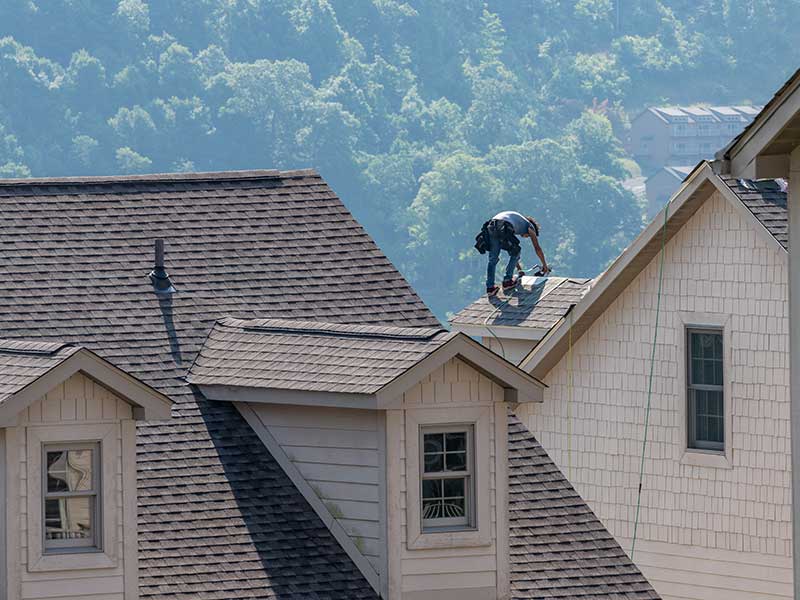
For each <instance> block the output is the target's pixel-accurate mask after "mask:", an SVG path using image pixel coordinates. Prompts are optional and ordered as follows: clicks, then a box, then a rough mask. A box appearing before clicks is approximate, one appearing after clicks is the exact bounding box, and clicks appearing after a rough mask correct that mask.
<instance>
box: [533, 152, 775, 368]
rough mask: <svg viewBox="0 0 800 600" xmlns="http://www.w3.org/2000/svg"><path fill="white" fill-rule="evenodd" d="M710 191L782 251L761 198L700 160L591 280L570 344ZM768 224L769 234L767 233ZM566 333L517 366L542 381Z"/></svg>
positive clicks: (564, 326)
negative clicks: (675, 190)
mask: <svg viewBox="0 0 800 600" xmlns="http://www.w3.org/2000/svg"><path fill="white" fill-rule="evenodd" d="M715 191H719V192H720V195H721V196H722V197H723V198H724V199H725V200H727V201H728V202H729V203H730V205H731V206H732V208H733V209H734V210H736V211H737V212H738V213H739V214H740V215H742V216H743V217H744V218H745V219H747V220H749V221H750V222H751V223H752V224H753V226H754V227H755V229H756V231H757V233H759V234H761V235H762V238H763V239H764V240H765V241H766V242H767V243H768V244H770V245H772V246H773V247H774V248H775V249H776V250H777V251H780V252H782V253H783V252H784V251H785V248H784V247H783V246H782V245H781V242H780V240H779V239H778V238H777V237H776V235H779V232H778V225H777V223H775V222H774V221H773V222H771V219H774V215H775V214H776V213H775V212H774V211H772V210H769V211H768V210H763V208H764V207H762V206H761V203H766V201H765V200H764V197H763V195H762V194H759V193H757V192H756V193H748V194H745V193H744V192H743V191H742V190H740V189H739V188H738V183H737V184H736V185H733V184H732V183H731V179H730V178H727V179H723V178H722V177H721V176H719V175H717V174H716V173H715V172H714V171H713V169H712V167H711V165H710V164H709V163H707V162H705V161H703V162H701V163H699V164H698V165H697V166H696V167H695V169H694V171H692V173H690V175H689V176H688V177H687V178H686V180H685V181H684V182H683V184H682V185H681V187H680V188H679V189H678V191H677V192H676V193H675V194H674V195H673V196H672V198H671V199H670V201H669V203H668V204H667V206H665V207H664V208H663V209H661V211H660V212H659V213H658V214H657V215H656V216H655V217H654V219H653V220H652V221H651V222H650V224H649V225H648V226H647V227H645V229H644V230H643V231H642V233H640V234H639V236H638V237H637V238H636V239H635V240H634V241H633V242H632V243H631V245H630V246H628V247H627V248H626V249H625V250H623V251H622V253H621V254H620V255H619V256H618V257H617V258H616V260H615V261H614V262H613V263H612V264H611V265H610V266H609V267H608V269H606V271H605V272H604V273H602V274H601V275H600V276H599V277H597V278H596V279H595V280H594V283H593V285H592V287H591V289H590V290H589V292H587V294H586V295H585V296H584V297H583V299H582V300H581V301H580V302H578V304H577V305H576V306H575V308H574V310H573V314H572V319H571V323H572V328H571V329H572V336H571V337H572V339H573V341H574V340H577V339H579V338H580V337H581V336H582V335H583V334H584V333H585V332H586V331H587V330H588V329H589V327H590V326H591V324H592V323H594V321H595V320H596V319H597V318H598V317H599V316H600V315H601V314H602V313H603V312H604V311H605V309H606V308H607V307H608V306H609V305H610V304H611V303H612V302H613V301H614V300H615V299H616V298H617V297H618V296H619V294H621V293H622V291H623V290H624V289H625V288H626V287H627V286H628V284H630V282H631V281H633V279H634V278H635V277H636V276H637V275H638V274H639V273H640V272H641V270H642V269H644V268H645V267H646V266H647V265H648V264H650V261H652V260H653V258H655V257H656V256H657V255H658V253H659V252H660V250H661V243H662V239H663V238H664V234H663V232H664V230H665V229H666V241H667V242H668V241H669V240H671V239H672V237H673V236H674V235H675V233H677V232H678V230H680V228H681V227H683V225H684V224H685V223H686V222H687V221H688V220H689V219H690V218H691V217H692V216H693V215H694V214H695V212H697V210H698V209H699V208H700V206H702V204H703V202H705V201H706V200H707V199H708V198H709V197H711V195H712V194H713V193H714V192H715ZM768 224H769V225H770V227H772V230H770V229H768V227H767V225H768ZM773 231H774V232H775V235H773ZM569 330H570V327H569V323H567V322H566V320H565V319H561V320H560V321H559V323H558V324H557V325H556V326H555V327H553V328H552V329H551V330H550V332H549V333H548V334H547V335H546V336H545V337H544V338H543V339H542V340H541V341H540V342H539V344H538V345H537V346H536V347H535V348H533V350H531V352H530V353H529V354H528V356H526V357H525V358H524V359H523V360H522V361H521V362H520V367H521V368H523V369H525V370H526V371H528V372H529V373H531V374H533V375H534V376H535V377H538V378H540V379H543V378H544V376H545V375H546V374H547V373H548V372H549V371H550V369H552V368H553V367H554V366H555V365H556V363H557V362H558V361H559V360H560V359H561V357H562V356H564V354H565V353H566V352H567V349H568V339H569V332H570V331H569Z"/></svg>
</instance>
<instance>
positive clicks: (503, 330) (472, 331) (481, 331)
mask: <svg viewBox="0 0 800 600" xmlns="http://www.w3.org/2000/svg"><path fill="white" fill-rule="evenodd" d="M450 326H451V327H452V328H453V331H458V332H460V333H463V334H464V335H469V336H475V337H491V336H492V335H496V336H497V337H500V338H503V339H506V338H508V339H514V340H529V341H532V342H538V341H539V340H541V339H542V338H543V337H544V336H545V335H547V332H548V331H550V329H549V328H548V329H544V328H542V327H528V326H526V325H476V324H474V323H457V322H452V321H451V322H450Z"/></svg>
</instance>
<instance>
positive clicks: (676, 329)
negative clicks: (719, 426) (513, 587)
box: [527, 194, 791, 600]
mask: <svg viewBox="0 0 800 600" xmlns="http://www.w3.org/2000/svg"><path fill="white" fill-rule="evenodd" d="M755 227H756V226H754V224H753V223H751V222H750V221H749V220H745V219H744V218H743V217H742V216H740V215H739V213H738V212H736V211H735V210H734V209H733V208H732V207H730V205H729V204H728V203H727V202H726V201H725V200H724V199H722V198H721V197H719V195H718V194H715V195H714V196H713V197H712V198H710V199H709V200H708V201H707V202H706V203H705V205H703V206H702V207H701V208H700V209H699V211H698V212H697V213H696V214H695V215H694V216H693V217H692V218H691V219H690V221H689V222H688V223H687V224H686V225H685V226H684V227H683V228H682V229H681V230H680V231H679V232H678V233H677V234H676V235H675V237H674V238H673V239H672V240H671V241H670V242H669V243H668V244H667V247H666V253H665V264H664V280H663V296H662V303H661V311H662V312H661V316H660V323H659V332H658V345H657V348H656V362H655V368H654V379H653V396H652V412H651V414H650V429H649V435H648V448H647V457H646V460H645V464H644V468H645V472H644V491H643V494H642V509H641V517H640V525H639V530H638V534H637V535H638V536H639V540H642V542H643V543H646V542H653V543H658V544H661V545H664V544H666V545H668V546H670V547H672V548H674V552H673V554H675V555H680V554H681V552H682V549H685V548H687V547H688V546H694V547H700V548H706V549H709V550H715V551H717V550H718V551H727V552H734V553H750V555H751V556H763V557H767V558H770V557H774V559H775V561H777V562H782V561H785V559H786V557H788V556H789V555H790V548H791V519H790V517H791V515H790V512H791V489H790V481H791V474H790V470H789V469H790V464H789V456H790V454H789V452H790V450H789V390H788V383H789V379H788V377H789V375H788V319H787V311H788V306H787V299H788V288H787V277H788V274H787V261H786V256H785V255H783V254H781V253H780V252H779V251H778V250H776V248H774V247H772V246H769V245H768V244H767V242H765V241H764V240H763V238H762V237H761V236H760V235H759V234H758V233H757V231H756V229H755ZM658 266H659V265H658V257H656V259H654V260H653V261H652V262H651V263H650V264H649V265H648V266H647V267H646V268H645V269H644V270H643V271H642V272H641V273H640V274H639V275H638V276H637V278H636V279H635V280H634V281H633V282H632V283H631V284H630V285H629V286H628V287H627V288H626V290H625V291H624V292H623V293H622V294H621V295H620V296H619V297H618V298H617V299H616V300H615V302H614V303H613V304H612V305H611V306H610V307H609V308H608V309H607V310H606V311H605V312H604V313H603V314H602V315H601V316H600V318H599V319H598V320H597V321H596V322H595V323H594V324H593V325H592V326H591V327H590V329H589V330H588V331H587V332H586V333H585V334H584V335H583V336H582V338H580V339H579V340H577V341H576V342H575V345H574V347H573V365H574V370H573V391H572V394H573V395H572V405H571V408H568V398H569V386H568V357H567V356H564V357H563V358H562V359H561V361H560V362H559V363H558V364H557V365H556V366H555V367H554V368H553V370H552V371H551V372H550V373H549V374H548V375H547V378H546V383H547V384H548V385H549V386H550V387H549V388H548V389H547V390H546V391H545V401H544V403H543V404H541V405H537V406H536V407H532V408H530V409H529V412H530V414H529V416H528V419H527V420H528V424H529V427H530V429H531V431H533V432H534V433H535V435H536V436H537V437H538V438H539V440H540V441H541V443H542V445H543V446H544V447H545V449H546V450H547V451H548V453H549V454H550V456H551V457H552V458H553V459H554V460H555V461H556V463H557V464H558V465H559V466H560V467H561V468H562V469H563V470H564V472H565V474H567V476H568V478H569V479H570V481H571V482H572V483H573V484H574V485H575V486H576V488H577V490H578V491H579V492H580V493H581V495H582V496H583V497H584V498H585V499H586V500H587V501H588V502H589V504H590V505H591V507H592V508H593V509H594V510H595V512H596V513H597V514H598V516H599V517H600V518H601V520H602V521H603V522H604V523H605V525H606V526H607V527H608V528H609V529H610V531H611V532H612V533H613V534H614V535H615V536H617V538H618V539H620V540H623V539H629V538H630V537H631V535H632V531H633V515H634V510H635V501H636V489H637V485H638V476H639V461H640V453H641V449H642V435H643V424H644V407H645V404H646V400H647V384H648V374H649V369H650V352H651V349H652V339H653V325H654V323H655V310H656V298H657V289H658ZM680 312H683V313H714V314H722V315H729V316H730V320H729V333H728V335H727V337H726V339H725V344H726V345H728V346H729V347H730V350H731V353H730V357H731V364H730V368H729V371H730V372H729V373H727V375H726V376H729V377H730V381H731V386H730V394H729V397H727V398H726V401H727V402H730V403H731V404H730V406H731V410H732V428H731V429H732V431H731V434H732V435H731V438H730V440H731V444H732V450H733V452H732V466H733V468H732V469H724V468H713V467H705V466H692V465H688V464H681V461H680V459H681V456H682V454H683V451H684V450H685V447H686V442H685V439H684V438H683V437H682V431H683V430H682V419H683V416H682V413H681V405H682V403H683V402H684V401H685V392H684V391H683V390H682V389H678V388H679V387H680V386H679V383H678V382H679V380H680V377H681V370H682V369H685V357H684V356H683V355H682V352H680V354H681V355H680V356H679V348H680V346H681V342H682V340H681V337H682V336H683V335H684V329H683V325H682V324H681V322H680V319H679V313H680ZM570 411H571V418H568V415H569V412H570ZM570 449H571V451H570ZM625 547H626V549H627V548H630V545H627V546H625ZM659 547H661V548H663V546H659ZM638 552H639V546H638V542H637V554H638ZM659 552H660V551H658V552H653V553H652V554H650V555H648V561H649V562H650V563H651V564H652V566H651V572H653V573H655V572H656V571H655V569H660V570H658V571H657V572H658V576H657V577H656V578H655V579H656V580H655V581H653V583H654V584H655V587H656V589H657V590H659V591H660V592H661V593H662V595H663V596H664V597H665V598H666V599H671V598H675V599H678V598H684V597H686V598H693V599H694V598H698V599H703V600H708V599H716V598H732V597H733V596H730V595H727V594H728V593H729V592H730V593H733V590H735V587H736V586H739V585H743V584H742V583H741V582H737V583H734V580H733V579H730V580H729V581H730V582H731V583H730V585H729V587H728V588H727V589H723V590H720V588H719V587H718V586H719V585H724V582H725V578H724V577H723V578H722V579H720V577H718V573H717V571H718V570H719V569H721V568H722V567H721V566H720V563H719V562H715V561H713V560H710V559H709V560H698V563H697V565H696V568H697V569H698V572H699V574H698V576H697V577H693V582H692V587H693V588H694V591H693V592H692V593H693V594H694V595H688V596H687V595H686V592H685V590H684V588H683V587H680V586H679V585H678V582H675V583H669V584H667V583H668V582H667V583H664V582H665V581H666V580H667V579H668V578H669V577H671V575H669V573H670V572H672V569H673V567H670V566H669V565H670V564H671V562H670V561H671V560H672V559H671V558H669V556H668V555H663V556H662V558H661V559H659V558H658V555H659ZM638 558H639V557H638V556H637V559H638ZM642 560H644V559H642ZM643 567H645V565H644V564H643ZM645 573H646V574H647V567H645ZM674 573H675V575H674V577H675V578H676V579H679V578H681V577H684V576H685V575H680V574H679V570H674ZM702 573H707V577H706V578H704V577H703V576H701V574H702ZM765 573H766V572H765V570H763V569H759V568H758V567H756V566H751V565H748V561H742V566H741V570H740V575H739V577H740V578H743V579H749V580H752V582H753V584H752V585H753V586H754V587H753V589H754V590H757V589H764V590H769V591H764V592H763V593H762V592H755V591H754V592H752V594H751V595H750V596H749V597H750V598H764V599H767V598H773V597H788V595H787V594H788V588H785V587H782V586H778V587H777V588H775V587H770V585H768V582H769V579H770V578H769V576H768V575H766V574H765ZM706 581H707V582H708V583H706ZM776 590H777V592H776ZM780 590H786V593H785V594H784V593H783V592H781V591H780ZM776 593H777V596H775V594H776Z"/></svg>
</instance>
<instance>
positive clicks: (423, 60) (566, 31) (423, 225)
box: [0, 0, 800, 317]
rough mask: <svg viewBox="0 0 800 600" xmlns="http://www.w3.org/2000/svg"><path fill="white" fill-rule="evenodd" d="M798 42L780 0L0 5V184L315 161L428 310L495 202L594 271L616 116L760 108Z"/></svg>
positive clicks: (621, 229)
mask: <svg viewBox="0 0 800 600" xmlns="http://www.w3.org/2000/svg"><path fill="white" fill-rule="evenodd" d="M798 32H800V1H799V0H780V1H777V0H724V1H723V0H696V1H689V0H640V1H635V0H572V1H556V0H490V1H487V2H484V1H483V0H408V1H402V0H272V1H267V0H170V1H169V2H166V1H158V2H157V1H150V2H147V1H145V0H121V1H119V2H117V1H111V0H2V2H0V90H2V92H0V176H2V177H23V176H28V175H33V176H45V175H80V174H109V173H139V172H156V171H159V172H160V171H188V170H222V169H246V168H299V167H306V166H314V167H317V168H318V169H319V170H320V171H321V173H322V174H323V176H324V177H326V178H327V180H328V181H329V182H330V183H331V185H332V186H333V187H334V189H335V190H336V191H337V192H338V194H339V195H340V196H341V197H342V198H343V200H344V201H345V202H346V204H347V205H348V206H349V207H350V209H351V210H352V211H353V212H354V213H355V215H356V216H357V218H358V219H359V220H361V222H362V223H363V224H364V225H365V226H366V227H367V229H368V231H369V232H370V233H371V234H372V235H373V236H374V237H375V238H376V240H377V241H378V243H379V244H380V245H381V246H382V247H383V248H384V250H385V251H386V252H387V253H388V254H389V255H390V257H391V258H392V259H393V260H394V261H395V263H396V264H397V265H398V266H399V267H400V268H401V270H402V271H403V272H404V273H405V274H406V275H407V276H408V277H409V279H410V280H411V281H412V283H413V284H414V285H415V286H416V287H417V289H418V290H419V291H420V293H421V294H422V296H423V298H424V299H425V300H426V301H427V302H428V304H429V305H430V306H431V307H433V308H434V309H435V310H436V312H437V313H438V314H439V315H440V316H442V317H443V316H444V315H445V313H446V311H449V310H454V309H458V308H460V307H461V306H463V305H464V304H465V303H466V302H467V301H468V300H471V299H472V298H473V297H474V296H476V295H478V294H480V293H481V292H482V289H483V272H484V266H485V265H484V263H485V258H484V257H480V256H478V255H477V254H476V253H475V252H474V250H472V243H473V236H474V235H475V233H476V232H477V230H478V229H479V227H480V225H481V224H482V223H483V221H484V220H485V219H487V218H489V217H491V216H492V214H494V213H495V212H497V211H498V210H501V209H504V208H509V209H516V210H520V211H523V212H526V213H531V214H534V215H536V216H537V218H538V219H539V220H540V222H541V224H542V228H543V231H542V238H543V242H544V246H545V250H546V251H547V252H548V255H549V256H548V258H549V259H550V261H551V263H552V266H553V267H554V269H555V272H556V274H561V275H576V276H577V275H595V274H596V273H597V272H598V271H600V270H601V269H603V268H604V267H605V265H606V264H607V263H608V261H609V260H610V259H612V258H613V257H614V256H615V255H616V254H617V253H618V252H619V250H620V249H621V248H623V247H624V246H625V244H626V243H627V242H628V241H629V240H630V239H631V238H632V237H633V236H634V235H635V234H636V233H637V232H638V231H639V229H640V228H641V226H642V209H641V207H640V206H639V205H638V204H637V202H636V200H635V199H634V197H633V196H632V195H631V194H630V193H629V192H627V191H626V190H625V189H623V187H622V186H621V184H620V182H621V180H622V179H624V178H626V177H628V176H629V174H630V173H631V172H634V171H635V165H632V164H631V162H630V161H629V160H627V159H626V157H625V155H624V152H623V150H622V147H621V144H620V142H619V140H618V138H619V137H620V136H621V135H623V132H624V127H625V125H626V123H627V120H628V119H629V118H630V117H631V116H633V115H635V113H636V112H637V111H638V110H640V109H641V107H642V106H643V105H644V104H645V103H650V102H674V103H677V102H685V103H690V102H694V101H709V102H715V103H724V102H736V103H741V102H745V101H752V102H763V101H765V100H766V99H767V98H765V97H764V96H763V93H764V91H765V90H771V89H776V88H777V87H778V86H779V85H780V83H781V82H782V81H783V80H784V79H785V78H787V77H788V75H789V74H791V72H793V71H794V69H795V68H796V67H798V66H800V60H798V59H799V58H800V44H798V41H800V40H798ZM526 258H527V262H528V265H531V264H533V254H532V252H531V251H530V248H529V247H526V248H525V254H523V259H526Z"/></svg>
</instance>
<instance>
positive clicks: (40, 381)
mask: <svg viewBox="0 0 800 600" xmlns="http://www.w3.org/2000/svg"><path fill="white" fill-rule="evenodd" d="M75 373H83V374H85V375H86V376H87V377H89V378H90V379H92V380H94V381H96V382H97V383H99V384H101V385H103V386H104V387H106V388H108V389H109V390H111V391H112V392H113V393H114V394H116V395H117V396H120V397H121V398H122V399H124V400H125V401H126V402H128V403H129V404H131V405H132V406H133V407H134V411H133V413H134V418H135V419H137V420H158V419H168V418H169V417H170V413H171V408H172V400H170V399H169V398H168V397H167V396H165V395H164V394H162V393H161V392H158V391H157V390H155V389H153V388H152V387H150V386H148V385H147V384H145V383H143V382H141V381H139V380H138V379H136V378H135V377H133V376H131V375H129V374H128V373H126V372H125V371H123V370H122V369H119V368H118V367H115V366H114V365H112V364H111V363H109V362H108V361H106V360H104V359H102V358H100V357H99V356H97V355H96V354H95V353H93V352H90V351H89V350H86V349H85V348H82V349H80V350H78V351H77V352H76V353H75V354H73V355H72V356H70V357H68V358H66V359H65V360H63V361H62V362H60V363H59V364H57V365H56V366H55V367H53V368H52V369H50V370H49V371H47V372H46V373H45V374H43V375H41V376H40V377H38V378H37V379H36V380H34V381H32V382H31V383H29V384H28V385H27V386H25V387H24V388H22V389H21V390H20V391H18V392H17V393H15V394H13V395H12V396H11V397H10V398H8V399H7V400H6V401H5V402H4V403H3V404H2V405H0V427H9V426H13V425H15V424H16V423H17V417H18V415H19V413H20V412H21V411H23V410H24V409H25V408H27V407H28V406H30V405H31V404H33V403H34V402H36V401H37V400H38V399H39V398H41V397H43V396H44V395H45V394H47V393H48V392H49V391H50V390H52V389H53V388H55V387H56V386H57V385H58V384H60V383H62V382H64V381H66V380H67V379H69V378H70V377H71V376H72V375H74V374H75Z"/></svg>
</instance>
